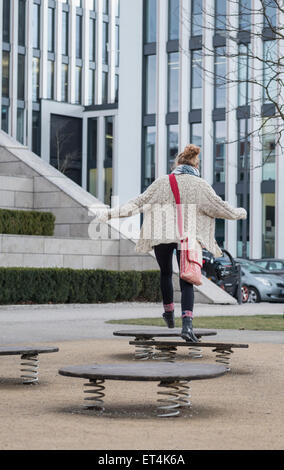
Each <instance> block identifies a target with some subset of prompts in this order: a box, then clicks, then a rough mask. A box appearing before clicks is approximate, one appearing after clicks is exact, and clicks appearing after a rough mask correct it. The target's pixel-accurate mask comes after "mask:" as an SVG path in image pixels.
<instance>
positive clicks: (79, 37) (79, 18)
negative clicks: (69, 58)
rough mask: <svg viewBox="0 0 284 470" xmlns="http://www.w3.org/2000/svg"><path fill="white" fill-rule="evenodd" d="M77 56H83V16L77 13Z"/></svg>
mask: <svg viewBox="0 0 284 470" xmlns="http://www.w3.org/2000/svg"><path fill="white" fill-rule="evenodd" d="M76 58H77V59H81V58H82V16H80V15H76Z"/></svg>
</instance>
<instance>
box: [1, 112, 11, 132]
mask: <svg viewBox="0 0 284 470" xmlns="http://www.w3.org/2000/svg"><path fill="white" fill-rule="evenodd" d="M1 116H2V118H1V129H2V131H4V132H6V133H7V134H8V131H9V108H8V106H2V108H1Z"/></svg>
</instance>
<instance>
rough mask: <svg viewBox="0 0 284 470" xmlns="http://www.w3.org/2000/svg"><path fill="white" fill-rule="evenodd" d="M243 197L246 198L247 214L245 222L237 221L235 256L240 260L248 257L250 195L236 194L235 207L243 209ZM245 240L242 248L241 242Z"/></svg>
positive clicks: (242, 220)
mask: <svg viewBox="0 0 284 470" xmlns="http://www.w3.org/2000/svg"><path fill="white" fill-rule="evenodd" d="M245 196H246V197H247V203H246V204H247V206H246V208H247V213H248V217H247V219H246V220H244V219H241V220H237V256H238V257H240V258H249V257H250V241H249V222H250V210H249V207H250V194H249V193H248V194H247V195H245V194H238V197H237V206H238V207H245V201H244V199H245ZM245 239H246V246H244V242H243V240H245Z"/></svg>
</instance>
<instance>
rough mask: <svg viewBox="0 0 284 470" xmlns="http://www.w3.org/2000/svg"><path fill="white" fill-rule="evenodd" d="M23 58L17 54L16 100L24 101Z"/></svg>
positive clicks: (23, 56)
mask: <svg viewBox="0 0 284 470" xmlns="http://www.w3.org/2000/svg"><path fill="white" fill-rule="evenodd" d="M25 58H26V56H25V55H23V54H18V74H17V76H18V100H22V101H24V99H25Z"/></svg>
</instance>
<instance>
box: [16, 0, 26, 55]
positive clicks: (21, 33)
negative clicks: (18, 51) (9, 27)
mask: <svg viewBox="0 0 284 470" xmlns="http://www.w3.org/2000/svg"><path fill="white" fill-rule="evenodd" d="M18 8H19V10H18V44H19V46H25V42H26V41H25V39H26V2H25V0H19V7H18Z"/></svg>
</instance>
